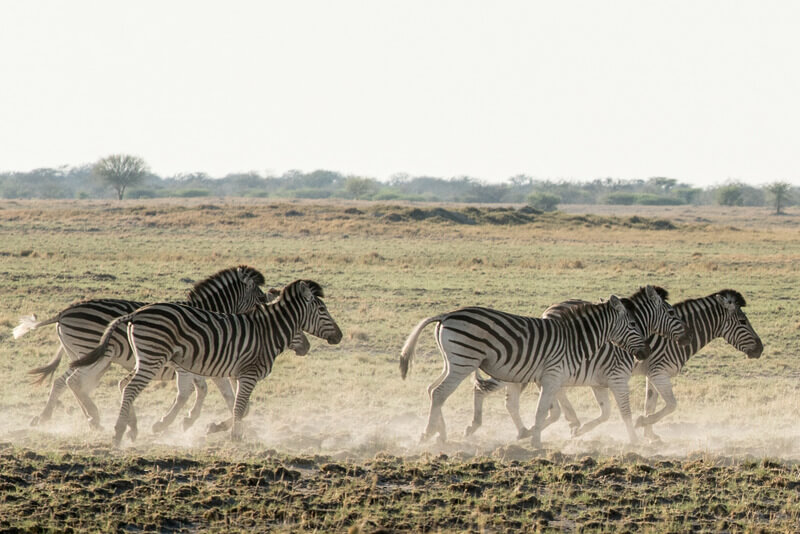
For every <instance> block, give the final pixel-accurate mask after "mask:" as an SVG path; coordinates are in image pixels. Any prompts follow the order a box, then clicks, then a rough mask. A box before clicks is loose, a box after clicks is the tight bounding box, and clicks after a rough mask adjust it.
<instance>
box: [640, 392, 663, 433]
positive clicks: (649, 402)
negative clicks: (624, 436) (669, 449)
mask: <svg viewBox="0 0 800 534" xmlns="http://www.w3.org/2000/svg"><path fill="white" fill-rule="evenodd" d="M644 380H645V400H644V414H645V416H647V415H650V414H651V413H653V412H655V411H656V405H657V404H658V391H656V388H655V386H654V385H653V382H652V381H651V380H650V379H649V378H648V377H646V376H645V379H644ZM640 419H642V418H641V417H637V418H636V426H642V425H640V424H639V420H640ZM644 437H645V438H647V439H648V440H650V441H660V440H661V438H660V437H658V436H657V435H656V434H655V432H653V426H652V425H644Z"/></svg>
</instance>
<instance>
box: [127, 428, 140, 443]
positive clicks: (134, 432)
mask: <svg viewBox="0 0 800 534" xmlns="http://www.w3.org/2000/svg"><path fill="white" fill-rule="evenodd" d="M137 437H139V430H138V429H136V428H131V429H130V430H128V439H129V440H131V441H136V438H137Z"/></svg>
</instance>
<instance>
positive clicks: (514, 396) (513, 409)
mask: <svg viewBox="0 0 800 534" xmlns="http://www.w3.org/2000/svg"><path fill="white" fill-rule="evenodd" d="M524 388H525V384H517V383H513V382H512V383H509V384H506V410H507V411H508V415H510V416H511V420H512V421H514V426H515V427H516V428H517V439H522V438H524V437H526V436H528V429H527V428H525V425H524V424H523V422H522V417H520V415H519V397H520V395H521V394H522V390H523V389H524Z"/></svg>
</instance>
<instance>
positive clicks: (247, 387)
mask: <svg viewBox="0 0 800 534" xmlns="http://www.w3.org/2000/svg"><path fill="white" fill-rule="evenodd" d="M257 382H258V379H257V378H256V377H253V376H241V377H239V379H238V380H237V381H236V403H235V404H234V407H233V424H232V425H231V440H232V441H241V440H242V435H243V432H244V428H243V425H242V419H243V418H244V415H245V413H247V405H248V404H249V403H250V394H251V393H252V392H253V388H255V387H256V383H257Z"/></svg>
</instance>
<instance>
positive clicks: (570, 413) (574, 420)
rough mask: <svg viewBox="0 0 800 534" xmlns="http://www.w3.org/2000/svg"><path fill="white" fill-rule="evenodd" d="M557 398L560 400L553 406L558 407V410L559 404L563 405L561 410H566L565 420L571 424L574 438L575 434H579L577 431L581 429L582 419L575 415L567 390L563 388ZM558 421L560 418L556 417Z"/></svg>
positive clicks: (570, 429)
mask: <svg viewBox="0 0 800 534" xmlns="http://www.w3.org/2000/svg"><path fill="white" fill-rule="evenodd" d="M556 398H557V399H558V402H554V403H553V404H554V405H555V406H556V408H557V407H558V405H559V404H560V405H561V409H563V410H564V418H565V419H566V420H567V422H568V423H569V431H570V434H571V435H572V436H574V435H575V432H577V430H578V429H579V428H580V427H581V421H580V419H578V414H576V413H575V408H573V407H572V403H571V402H570V401H569V398H568V397H567V389H566V388H561V390H560V391H559V392H558V394H557V395H556ZM556 413H558V410H556ZM551 417H552V410H551ZM556 419H558V416H556Z"/></svg>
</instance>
